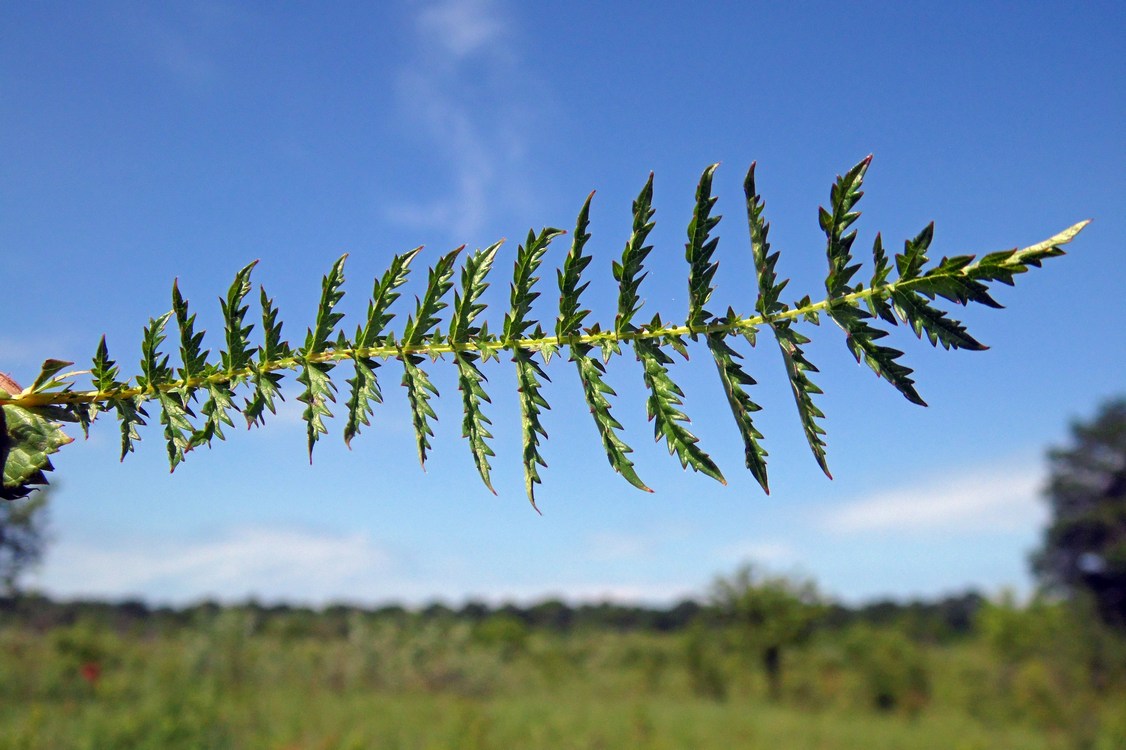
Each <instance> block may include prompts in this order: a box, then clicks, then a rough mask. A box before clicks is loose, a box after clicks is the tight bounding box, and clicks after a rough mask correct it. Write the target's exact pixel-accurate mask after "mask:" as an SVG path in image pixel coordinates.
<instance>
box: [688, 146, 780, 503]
mask: <svg viewBox="0 0 1126 750" xmlns="http://www.w3.org/2000/svg"><path fill="white" fill-rule="evenodd" d="M718 166H719V165H718V164H713V165H711V166H710V167H708V168H707V169H705V170H704V173H703V174H702V175H701V176H700V182H699V184H698V185H697V187H696V209H695V210H694V211H693V212H692V221H691V222H689V224H688V243H687V244H686V245H685V259H686V260H687V261H688V267H689V273H688V300H689V309H688V328H689V329H690V330H691V329H696V328H702V327H704V326H705V325H706V324H707V323H708V321H710V320H711V319H712V318H713V316H712V314H711V313H709V312H708V311H707V310H705V309H704V305H706V304H707V303H708V300H709V299H710V298H711V296H712V292H713V291H714V289H713V288H712V279H713V278H714V277H715V273H716V270H717V269H718V268H719V264H718V263H716V262H713V261H712V255H713V254H714V253H715V250H716V247H717V246H718V245H719V238H718V237H717V238H712V237H711V231H712V230H713V229H715V228H716V226H718V225H719V221H720V218H721V217H719V216H712V215H711V211H712V207H713V206H714V205H715V202H716V198H715V196H713V195H712V176H713V175H714V174H715V170H716V167H718ZM727 319H728V320H737V319H738V316H737V315H736V314H735V311H734V310H729V311H728V316H727ZM692 337H693V339H695V338H696V334H695V332H693V334H692ZM726 339H727V336H726V334H724V333H715V332H708V333H706V334H705V340H706V341H707V345H708V350H709V351H710V352H711V354H712V359H713V360H714V361H715V366H716V369H717V371H718V372H719V378H720V382H721V383H722V384H723V393H724V395H725V396H726V397H727V405H728V406H729V407H730V409H731V415H732V416H733V417H734V418H735V424H736V426H737V427H738V428H739V436H740V437H741V438H742V440H743V454H744V458H745V463H746V466H747V469H749V470H750V472H751V474H752V475H753V476H754V478H755V480H756V481H757V482H758V483H759V484H760V485H761V486H762V489H763V491H764V492H766V493H768V494H769V492H770V489H769V485H768V482H767V476H766V455H767V454H766V451H765V450H764V449H763V447H762V446H761V445H760V444H759V441H760V440H762V433H760V432H759V431H758V430H757V429H756V428H755V426H754V422H753V420H752V419H751V413H752V412H756V411H759V410H760V409H761V408H762V407H760V406H759V405H758V404H756V403H755V402H754V401H752V400H751V397H750V394H748V393H747V391H746V390H745V389H744V388H743V386H748V385H755V379H754V378H752V377H751V376H750V375H748V374H747V372H746V371H745V370H744V369H743V368H742V367H741V366H740V365H739V363H738V362H736V361H735V360H736V359H737V358H741V356H742V355H740V354H739V353H738V352H736V351H735V350H734V349H733V348H732V347H731V346H730V345H729V344H728V343H727V340H726Z"/></svg>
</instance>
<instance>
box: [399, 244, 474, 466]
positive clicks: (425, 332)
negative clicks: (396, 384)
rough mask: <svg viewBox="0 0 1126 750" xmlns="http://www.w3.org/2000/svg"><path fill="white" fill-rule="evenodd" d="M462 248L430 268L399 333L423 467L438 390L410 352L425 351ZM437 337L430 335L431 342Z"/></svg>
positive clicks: (408, 396)
mask: <svg viewBox="0 0 1126 750" xmlns="http://www.w3.org/2000/svg"><path fill="white" fill-rule="evenodd" d="M463 249H465V246H464V245H462V246H461V247H458V248H456V249H454V250H452V251H450V252H449V253H447V254H446V255H444V256H442V258H441V259H440V260H439V261H438V263H437V264H436V265H435V266H434V267H433V268H431V269H430V276H429V279H428V281H427V284H426V294H424V295H423V296H422V299H421V300H419V301H418V304H417V306H416V307H415V314H414V317H413V318H407V324H406V330H405V331H404V333H403V342H402V347H401V348H400V349H399V358H400V359H401V360H402V361H403V380H402V383H403V387H404V388H406V389H407V400H408V402H409V403H410V408H411V422H412V424H413V425H414V433H415V438H416V440H417V443H418V462H419V463H420V464H422V466H426V454H427V452H428V451H429V450H430V447H431V446H430V440H429V438H431V437H433V436H434V430H433V429H432V428H431V427H430V420H432V419H437V418H438V415H437V414H435V413H434V409H433V407H431V406H430V397H431V396H432V395H433V396H437V395H438V389H437V388H435V387H434V384H433V383H431V382H430V376H429V375H427V374H426V371H425V370H423V369H422V368H421V367H419V365H421V364H422V362H423V361H424V360H425V357H424V356H422V355H421V354H416V353H414V351H413V350H414V349H422V350H425V347H424V342H425V341H426V338H427V337H428V336H429V334H430V331H431V330H432V329H434V328H435V327H436V326H437V325H438V323H439V322H440V320H439V318H438V317H437V316H438V313H440V312H441V311H442V310H444V309H445V308H446V306H447V305H446V303H445V302H443V301H442V298H443V297H445V296H446V294H447V293H448V292H449V291H450V289H451V288H452V287H453V284H452V283H451V282H450V279H451V278H453V275H454V261H455V260H456V259H457V256H458V254H459V253H460V252H461V251H462V250H463ZM438 338H439V337H438V336H437V334H435V335H434V340H435V343H436V341H437V339H438Z"/></svg>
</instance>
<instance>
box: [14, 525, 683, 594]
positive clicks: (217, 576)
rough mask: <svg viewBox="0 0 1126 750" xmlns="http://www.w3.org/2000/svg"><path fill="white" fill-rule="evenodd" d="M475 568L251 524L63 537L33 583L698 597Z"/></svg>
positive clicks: (108, 588) (452, 558) (622, 581)
mask: <svg viewBox="0 0 1126 750" xmlns="http://www.w3.org/2000/svg"><path fill="white" fill-rule="evenodd" d="M472 570H473V569H472V566H471V564H470V562H469V561H468V560H467V559H465V558H464V557H463V556H461V555H459V554H458V553H452V554H450V555H446V556H443V555H425V556H419V555H418V554H416V553H414V552H412V551H411V550H409V549H397V548H396V547H395V545H393V544H384V543H382V542H379V541H377V540H375V539H373V538H372V537H371V536H370V535H369V534H367V533H363V532H354V533H342V532H327V531H321V530H312V529H307V528H283V527H269V526H253V527H244V528H239V529H230V530H226V531H224V532H222V533H219V534H216V535H214V536H211V537H209V538H205V539H196V540H194V541H193V540H182V539H178V538H167V537H165V538H156V537H147V538H145V539H137V540H132V541H126V542H123V543H117V544H113V545H107V544H104V543H101V542H99V541H97V540H93V541H84V542H76V541H72V540H67V539H60V540H58V543H57V544H56V545H55V546H54V547H53V548H52V550H51V554H50V555H49V556H48V559H47V564H46V565H45V566H44V568H43V569H41V570H40V571H38V573H37V575H36V576H35V577H33V579H32V580H31V581H30V583H31V584H32V585H33V586H34V587H36V588H38V589H41V590H43V591H45V592H46V593H48V594H49V595H51V596H55V597H62V598H67V597H83V598H86V597H102V598H108V599H122V598H132V597H138V598H143V599H145V600H147V601H150V602H155V603H169V604H184V603H187V602H191V601H198V600H200V599H205V598H214V599H218V600H221V601H227V602H236V601H244V600H246V599H247V598H251V597H253V598H256V599H258V600H260V601H265V602H274V601H286V602H295V603H307V604H313V605H323V604H326V603H328V602H334V601H353V602H358V603H362V604H376V603H382V602H389V601H396V602H403V603H406V604H411V605H419V604H422V603H425V602H429V601H433V600H434V599H435V598H439V599H444V600H445V601H449V602H454V603H456V602H458V601H464V600H468V599H483V600H486V601H489V602H494V603H500V602H505V601H519V602H525V603H527V602H534V601H542V600H544V599H546V598H549V597H550V598H562V599H566V600H568V601H572V602H581V601H607V600H612V601H621V602H638V601H644V602H671V601H675V600H677V599H681V598H684V597H687V596H691V595H693V594H694V593H698V591H697V590H698V586H697V585H693V582H689V581H680V582H675V581H663V580H662V581H658V582H654V581H653V580H652V577H651V576H647V575H645V574H644V573H641V574H635V575H631V574H625V575H622V576H619V577H617V578H615V579H614V580H599V579H598V578H594V579H591V578H589V577H584V576H582V575H579V574H576V573H573V572H572V573H568V572H566V571H560V572H559V576H558V577H556V578H555V580H537V581H530V582H522V583H512V582H509V581H506V580H503V579H498V578H495V577H491V576H484V577H482V576H480V575H477V574H474V573H473V572H472Z"/></svg>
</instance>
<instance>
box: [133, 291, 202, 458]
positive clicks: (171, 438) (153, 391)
mask: <svg viewBox="0 0 1126 750" xmlns="http://www.w3.org/2000/svg"><path fill="white" fill-rule="evenodd" d="M171 317H172V312H171V311H169V312H166V313H165V314H164V315H161V316H160V317H159V318H154V319H150V320H149V324H148V325H147V326H145V329H144V333H143V334H142V342H141V371H142V372H143V373H144V374H143V375H142V376H140V377H138V378H137V384H138V385H139V386H140V387H141V389H142V392H144V393H147V394H148V395H150V396H151V397H153V398H155V399H156V400H157V403H158V404H159V405H160V423H161V424H162V425H164V439H165V442H166V444H167V449H168V463H169V466H170V468H171V470H173V471H175V469H176V467H177V466H178V465H179V464H180V462H182V461H183V460H184V451H185V450H187V449H188V448H189V446H190V445H191V435H192V433H193V432H194V427H193V426H192V423H191V420H190V419H189V417H192V416H194V415H193V414H192V412H191V409H189V408H188V406H187V404H186V403H185V402H184V395H183V393H182V392H181V391H180V390H179V389H176V388H174V387H171V386H172V383H173V380H172V368H171V367H170V366H169V365H168V356H167V355H163V354H161V353H160V345H161V344H162V343H163V342H164V338H165V336H164V327H165V326H166V325H167V324H168V320H169V318H171Z"/></svg>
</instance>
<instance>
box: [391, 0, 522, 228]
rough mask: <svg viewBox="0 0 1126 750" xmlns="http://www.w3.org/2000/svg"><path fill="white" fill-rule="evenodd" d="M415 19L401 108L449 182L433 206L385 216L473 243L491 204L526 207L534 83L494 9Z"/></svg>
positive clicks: (396, 206)
mask: <svg viewBox="0 0 1126 750" xmlns="http://www.w3.org/2000/svg"><path fill="white" fill-rule="evenodd" d="M413 20H414V23H413V33H414V37H415V39H414V40H413V42H414V43H413V45H412V46H413V48H414V49H415V50H417V52H416V53H415V54H414V55H413V56H412V57H411V58H410V59H408V60H407V61H405V64H404V65H403V67H402V69H401V70H400V71H399V74H398V101H399V106H400V108H401V109H402V111H403V114H404V116H405V117H406V119H407V121H408V122H410V123H412V125H413V127H415V128H416V129H417V132H418V133H419V134H420V135H421V136H422V137H423V138H424V139H425V140H426V141H427V143H428V146H429V148H430V149H431V152H432V153H433V154H434V155H435V156H436V157H437V160H436V163H437V164H440V165H441V166H442V168H443V170H444V171H446V172H447V176H446V177H445V179H446V180H448V183H447V184H446V185H444V186H443V189H441V190H438V191H435V192H436V195H435V196H434V197H419V198H417V199H414V200H411V199H407V200H403V199H400V200H398V201H396V202H393V203H392V204H390V205H389V206H388V207H387V209H386V216H387V218H388V220H390V221H395V222H398V223H401V224H406V225H409V226H413V227H426V228H431V229H441V230H443V231H446V232H448V233H449V235H450V236H451V238H453V239H455V240H457V241H471V240H472V239H473V238H475V237H476V235H478V234H479V233H480V231H481V228H482V226H483V225H484V223H485V222H486V220H487V218H488V210H489V209H488V207H489V205H491V204H492V203H494V202H496V203H503V204H507V205H509V206H512V205H521V204H524V203H526V202H527V194H528V192H529V191H527V190H525V189H524V179H523V172H524V157H523V154H524V151H525V149H526V145H525V144H526V142H527V140H528V137H529V131H528V128H530V127H531V126H532V124H531V123H530V122H529V121H530V117H529V113H528V112H527V111H526V110H525V108H524V107H523V106H522V105H521V103H520V98H521V97H520V89H521V88H522V87H523V86H525V84H526V78H527V74H526V73H525V72H524V71H523V70H522V66H521V64H520V60H519V59H518V57H517V56H516V54H514V53H513V51H512V50H513V45H512V43H511V41H512V37H513V35H514V34H513V30H512V29H511V28H510V23H509V22H508V20H507V19H506V17H505V16H504V14H503V13H502V9H501V7H500V6H499V5H498V3H496V2H493V1H492V0H460V1H459V0H439V1H438V2H429V3H426V4H423V5H422V6H421V7H420V9H419V10H418V11H417V13H416V15H415V17H414V19H413Z"/></svg>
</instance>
